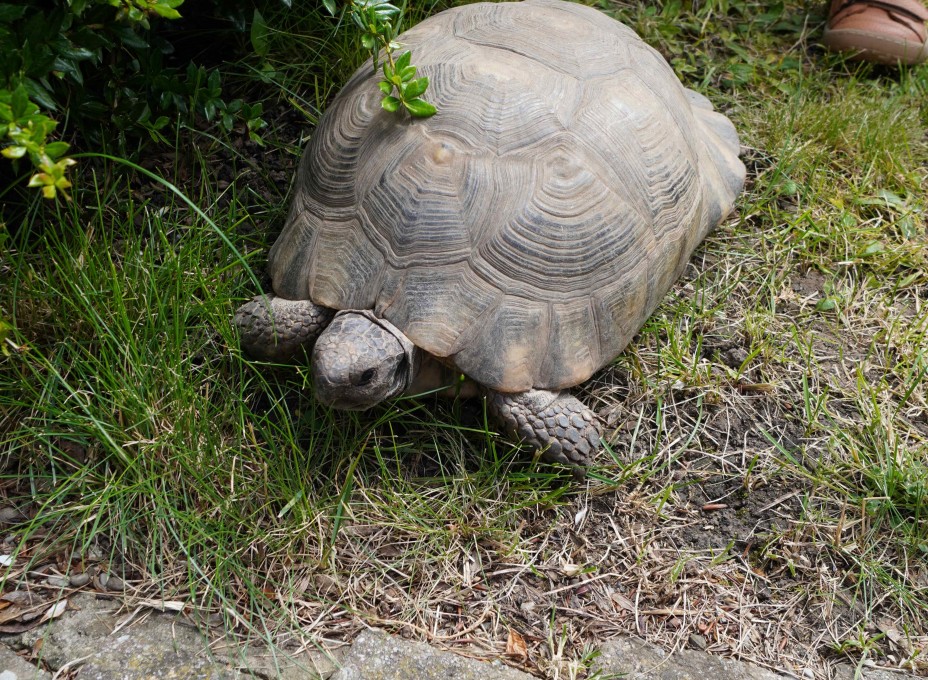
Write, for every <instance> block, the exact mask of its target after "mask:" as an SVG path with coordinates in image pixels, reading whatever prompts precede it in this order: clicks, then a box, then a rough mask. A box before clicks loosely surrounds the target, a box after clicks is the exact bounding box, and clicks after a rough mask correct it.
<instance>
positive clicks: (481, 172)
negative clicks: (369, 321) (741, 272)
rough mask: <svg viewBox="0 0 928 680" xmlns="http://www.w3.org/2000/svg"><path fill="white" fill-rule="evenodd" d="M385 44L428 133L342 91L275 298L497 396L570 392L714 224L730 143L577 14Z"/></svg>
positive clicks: (310, 157)
mask: <svg viewBox="0 0 928 680" xmlns="http://www.w3.org/2000/svg"><path fill="white" fill-rule="evenodd" d="M398 40H399V41H400V42H402V43H404V44H405V45H407V46H408V47H409V49H411V50H412V53H413V63H415V64H417V65H418V67H419V75H426V76H428V77H429V80H430V86H429V89H428V91H427V93H426V95H425V96H426V97H427V98H428V99H429V101H431V102H432V103H434V104H435V105H436V106H437V107H438V113H437V114H436V115H435V116H433V117H431V118H428V119H412V118H410V117H408V116H406V115H397V114H391V113H388V112H387V111H385V110H383V109H382V107H381V105H380V98H381V93H380V91H379V90H378V87H377V82H378V80H379V79H380V78H379V75H378V74H377V73H374V72H373V70H372V67H371V65H370V63H368V64H366V65H365V66H363V67H361V68H360V69H359V70H358V71H357V72H356V73H355V74H354V76H353V77H352V78H351V80H350V81H349V82H348V84H347V85H346V86H345V87H344V89H343V90H342V91H341V92H340V93H339V94H338V96H337V97H336V98H335V99H334V101H333V102H332V104H331V105H330V107H329V108H328V110H327V111H326V113H325V115H324V116H323V118H322V120H321V122H320V124H319V127H318V128H317V130H316V131H315V133H314V135H313V137H312V140H311V141H310V143H309V145H308V147H307V149H306V152H305V154H304V155H303V158H302V161H301V163H300V167H299V171H298V175H297V177H296V185H295V198H294V201H293V205H292V208H291V211H290V216H289V219H288V222H287V224H286V226H285V228H284V230H283V233H282V234H281V236H280V238H279V239H278V241H277V242H276V243H275V245H274V247H273V248H272V250H271V253H270V271H271V276H272V279H273V286H274V290H275V292H276V293H277V294H278V295H280V296H282V297H284V298H289V299H294V300H300V299H311V300H312V301H313V302H315V303H317V304H320V305H324V306H326V307H331V308H334V309H362V310H363V309H372V310H374V313H375V314H376V315H378V316H380V317H383V318H385V319H387V320H388V321H390V322H391V323H392V324H393V325H395V326H396V327H397V328H399V329H400V330H402V331H403V332H404V333H405V334H406V335H407V336H408V337H409V338H410V339H411V340H412V342H413V343H415V344H416V345H417V346H419V347H421V348H422V349H424V350H425V351H427V352H429V353H431V354H432V355H435V356H437V357H443V358H446V361H447V362H449V363H451V364H453V365H455V366H456V367H457V368H458V369H459V370H460V371H461V372H463V373H465V374H466V375H468V376H469V377H471V378H472V379H474V380H476V381H478V382H480V383H482V384H484V385H486V386H488V387H491V388H493V389H496V390H500V391H503V392H515V391H521V390H526V389H529V388H533V387H534V388H539V389H558V388H562V387H568V386H571V385H575V384H578V383H580V382H582V381H583V380H585V379H586V378H588V377H589V376H590V375H591V374H592V373H593V372H594V371H596V370H597V369H599V368H600V367H602V366H603V365H605V364H606V363H608V362H610V361H611V360H612V359H614V358H615V357H616V356H617V355H618V354H619V353H620V352H621V351H622V350H623V349H624V348H625V346H626V345H627V344H628V342H629V341H630V340H631V338H632V336H633V335H634V334H635V333H636V332H637V331H638V329H639V328H640V326H641V325H642V323H643V322H644V321H645V319H646V318H647V317H648V315H649V314H650V313H651V312H652V311H653V310H654V308H655V307H656V306H657V304H658V302H659V301H660V300H661V298H662V297H663V295H664V294H665V293H666V292H667V290H668V289H669V288H670V286H671V285H672V284H673V282H674V280H675V279H676V278H677V277H678V276H679V275H680V273H681V272H682V270H683V268H684V267H685V265H686V262H687V261H688V259H689V257H690V255H691V254H692V252H693V250H694V249H695V248H696V246H697V245H698V244H699V243H700V241H702V239H703V238H704V237H705V236H706V234H707V233H708V232H709V230H710V229H712V228H713V227H714V226H716V225H717V224H718V223H719V221H720V220H721V219H722V218H723V217H724V216H725V215H727V214H728V213H729V212H730V210H731V209H732V205H733V202H734V199H735V197H736V196H737V195H738V193H739V192H740V191H741V187H742V184H743V182H744V173H745V170H744V166H743V165H742V164H741V162H740V161H739V160H738V157H737V154H738V148H739V146H738V138H737V135H736V133H735V130H734V128H733V126H732V124H731V123H730V122H729V120H728V119H727V118H725V117H724V116H722V115H720V114H718V113H715V112H714V111H712V107H711V105H710V104H709V103H708V100H706V99H705V98H704V97H702V96H701V95H698V94H696V93H694V92H691V91H688V90H686V89H684V88H683V86H682V85H681V84H680V81H679V80H678V79H677V78H676V76H675V75H674V73H673V71H672V70H671V68H670V67H669V65H668V64H667V62H666V61H665V60H664V59H663V58H662V57H661V56H660V55H659V54H658V53H657V52H656V51H655V50H653V49H652V48H650V47H649V46H648V45H646V44H645V43H644V42H643V41H642V40H641V39H640V38H638V36H637V35H635V33H634V32H633V31H632V30H631V29H629V28H627V27H626V26H624V25H622V24H620V23H619V22H617V21H615V20H614V19H611V18H609V17H607V16H606V15H605V14H602V13H601V12H599V11H597V10H594V9H592V8H589V7H584V6H581V5H576V4H572V3H569V2H562V1H560V0H527V1H526V2H518V3H501V4H490V3H480V4H472V5H466V6H463V7H459V8H456V9H451V10H447V11H444V12H441V13H440V14H437V15H435V16H433V17H431V18H430V19H427V20H425V21H423V22H422V23H420V24H418V25H417V26H415V27H414V28H413V29H411V30H409V31H407V32H405V33H403V34H402V35H401V36H400V37H399V38H398Z"/></svg>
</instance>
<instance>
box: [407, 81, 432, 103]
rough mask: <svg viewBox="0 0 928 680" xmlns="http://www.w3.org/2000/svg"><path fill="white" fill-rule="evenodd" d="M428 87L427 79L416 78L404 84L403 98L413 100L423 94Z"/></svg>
mask: <svg viewBox="0 0 928 680" xmlns="http://www.w3.org/2000/svg"><path fill="white" fill-rule="evenodd" d="M428 87H429V79H428V78H426V77H422V78H417V79H416V80H413V81H412V82H410V83H407V84H406V87H404V88H403V96H404V97H408V98H409V99H413V98H415V97H418V96H419V95H421V94H422V93H423V92H425V91H426V90H427V89H428Z"/></svg>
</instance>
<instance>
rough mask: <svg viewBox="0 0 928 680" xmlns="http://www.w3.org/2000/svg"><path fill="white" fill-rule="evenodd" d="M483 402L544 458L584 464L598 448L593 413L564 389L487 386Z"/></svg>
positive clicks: (587, 463) (567, 463) (507, 427)
mask: <svg viewBox="0 0 928 680" xmlns="http://www.w3.org/2000/svg"><path fill="white" fill-rule="evenodd" d="M487 403H488V405H489V409H490V413H491V415H493V416H494V417H495V418H496V419H497V420H499V421H500V422H501V423H502V424H503V425H504V426H505V428H506V432H507V433H508V434H510V435H512V436H514V437H517V438H520V439H522V440H524V441H525V442H527V443H529V444H531V445H532V446H534V447H535V448H537V449H540V450H541V452H542V453H541V456H542V458H543V459H544V460H546V461H549V462H559V463H564V464H565V465H572V466H586V465H589V463H590V459H591V457H592V455H593V454H594V453H595V452H596V450H597V449H598V448H599V436H600V432H599V426H598V424H597V421H596V416H595V415H593V412H592V411H590V409H588V408H587V407H586V406H584V404H583V402H581V401H580V400H579V399H577V398H576V397H574V396H572V395H570V394H568V393H567V392H549V391H548V390H529V391H527V392H518V393H515V394H504V393H502V392H494V391H492V390H488V391H487Z"/></svg>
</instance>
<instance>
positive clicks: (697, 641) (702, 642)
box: [690, 633, 707, 649]
mask: <svg viewBox="0 0 928 680" xmlns="http://www.w3.org/2000/svg"><path fill="white" fill-rule="evenodd" d="M690 645H691V646H693V647H695V648H696V649H705V648H706V646H707V644H706V638H705V637H703V636H702V635H697V634H696V633H693V634H692V635H690Z"/></svg>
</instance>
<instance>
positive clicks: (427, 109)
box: [403, 99, 438, 118]
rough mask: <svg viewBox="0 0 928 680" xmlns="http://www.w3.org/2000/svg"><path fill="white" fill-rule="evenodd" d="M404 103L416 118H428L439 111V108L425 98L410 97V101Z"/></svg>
mask: <svg viewBox="0 0 928 680" xmlns="http://www.w3.org/2000/svg"><path fill="white" fill-rule="evenodd" d="M403 105H404V106H405V107H406V109H407V110H408V111H409V113H411V114H412V115H413V116H415V117H416V118H428V117H429V116H433V115H435V112H436V111H438V109H436V108H435V107H434V106H433V105H432V104H429V103H428V102H427V101H425V100H424V99H410V100H409V101H405V102H403Z"/></svg>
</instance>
